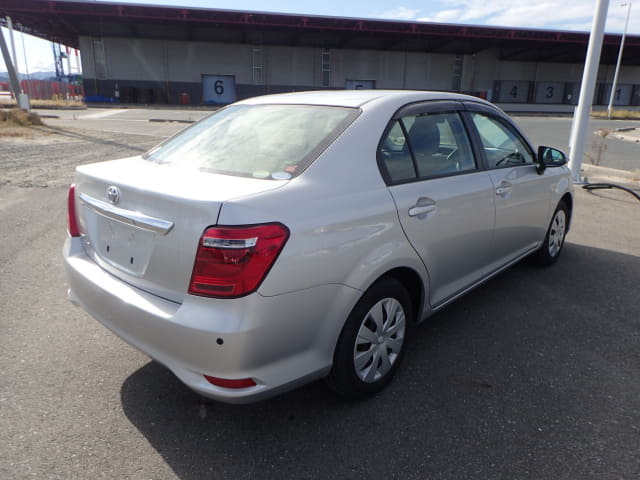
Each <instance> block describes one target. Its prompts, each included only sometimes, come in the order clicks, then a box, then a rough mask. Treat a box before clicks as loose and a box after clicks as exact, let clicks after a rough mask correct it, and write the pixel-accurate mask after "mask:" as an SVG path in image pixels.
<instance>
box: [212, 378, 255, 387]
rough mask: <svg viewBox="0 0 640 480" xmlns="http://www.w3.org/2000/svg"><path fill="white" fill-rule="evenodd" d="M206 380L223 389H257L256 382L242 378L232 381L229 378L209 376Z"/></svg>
mask: <svg viewBox="0 0 640 480" xmlns="http://www.w3.org/2000/svg"><path fill="white" fill-rule="evenodd" d="M204 378H205V379H206V380H207V382H209V383H210V384H211V385H215V386H216V387H223V388H249V387H255V386H256V382H254V381H253V379H252V378H241V379H238V380H231V379H228V378H218V377H210V376H209V375H205V376H204Z"/></svg>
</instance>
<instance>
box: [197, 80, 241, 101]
mask: <svg viewBox="0 0 640 480" xmlns="http://www.w3.org/2000/svg"><path fill="white" fill-rule="evenodd" d="M202 100H203V101H204V103H224V104H227V103H233V102H235V101H236V78H235V77H234V76H233V75H203V76H202Z"/></svg>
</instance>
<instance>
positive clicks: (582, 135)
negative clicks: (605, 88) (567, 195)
mask: <svg viewBox="0 0 640 480" xmlns="http://www.w3.org/2000/svg"><path fill="white" fill-rule="evenodd" d="M608 8H609V0H597V2H596V11H595V14H594V16H593V24H592V25H591V34H590V35H589V46H588V48H587V58H586V60H585V66H584V72H583V73H582V83H581V85H580V99H579V100H578V107H577V108H576V110H575V112H574V114H573V124H572V125H571V136H570V139H571V140H570V142H571V144H570V146H569V168H571V176H572V178H573V181H574V182H575V183H581V182H582V178H581V177H580V169H581V168H582V158H583V157H584V142H585V140H586V133H587V127H588V125H589V114H590V113H591V106H592V105H593V93H594V91H595V86H596V77H597V75H598V66H599V64H600V52H601V51H602V39H603V37H604V24H605V21H606V20H607V9H608Z"/></svg>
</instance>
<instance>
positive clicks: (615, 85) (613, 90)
mask: <svg viewBox="0 0 640 480" xmlns="http://www.w3.org/2000/svg"><path fill="white" fill-rule="evenodd" d="M622 6H624V3H623V4H622ZM630 13H631V2H629V4H628V6H627V19H626V21H625V22H624V30H623V31H622V40H620V50H618V62H617V63H616V72H615V73H614V74H613V83H612V84H611V93H610V94H609V106H608V107H607V117H608V118H611V111H612V110H613V98H614V96H615V94H616V89H617V88H618V74H619V73H620V63H621V62H622V51H623V50H624V39H625V37H626V36H627V27H628V26H629V14H630Z"/></svg>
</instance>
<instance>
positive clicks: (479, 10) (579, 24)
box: [390, 0, 640, 34]
mask: <svg viewBox="0 0 640 480" xmlns="http://www.w3.org/2000/svg"><path fill="white" fill-rule="evenodd" d="M594 3H595V2H594V0H572V1H571V2H567V1H566V0H542V1H541V2H537V3H536V2H532V1H531V0H491V1H489V2H487V0H440V1H439V2H431V3H430V6H429V7H428V8H422V9H420V10H419V11H417V12H416V13H415V16H414V17H406V19H412V18H415V19H416V20H418V21H422V22H439V23H464V24H475V25H487V26H496V27H522V28H549V29H557V30H581V31H588V30H590V28H591V22H592V20H593V15H594V13H595V4H594ZM399 8H402V9H405V8H406V7H399ZM406 10H407V11H410V12H412V13H413V12H414V11H415V10H414V9H410V8H406ZM393 11H394V10H390V12H393ZM626 13H627V9H626V7H621V6H620V4H619V3H617V2H615V3H614V2H612V3H610V5H609V12H608V15H607V26H606V31H607V32H621V31H622V29H623V27H624V19H625V15H626ZM397 18H401V17H397ZM629 33H632V34H633V33H635V34H638V33H640V6H638V7H636V8H635V11H634V7H632V9H631V18H630V20H629Z"/></svg>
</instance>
